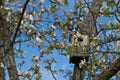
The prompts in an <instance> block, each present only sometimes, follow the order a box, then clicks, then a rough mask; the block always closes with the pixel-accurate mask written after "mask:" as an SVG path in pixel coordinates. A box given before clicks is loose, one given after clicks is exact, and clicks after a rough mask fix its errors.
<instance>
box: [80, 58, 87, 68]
mask: <svg viewBox="0 0 120 80" xmlns="http://www.w3.org/2000/svg"><path fill="white" fill-rule="evenodd" d="M85 64H86V60H85V59H84V60H81V62H80V63H79V68H80V69H81V68H83V66H84V65H85Z"/></svg>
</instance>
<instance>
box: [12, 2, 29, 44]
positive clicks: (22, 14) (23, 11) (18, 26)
mask: <svg viewBox="0 0 120 80" xmlns="http://www.w3.org/2000/svg"><path fill="white" fill-rule="evenodd" d="M29 1H30V0H27V1H26V3H25V4H24V7H23V10H22V13H21V17H20V20H19V22H18V25H17V28H16V31H15V34H14V37H13V40H12V43H11V45H12V46H13V44H14V42H15V39H16V37H17V34H18V31H19V29H20V25H21V22H22V19H23V16H24V13H25V10H26V7H27V5H28V3H29Z"/></svg>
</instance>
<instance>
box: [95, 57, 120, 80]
mask: <svg viewBox="0 0 120 80" xmlns="http://www.w3.org/2000/svg"><path fill="white" fill-rule="evenodd" d="M119 63H120V57H119V58H118V59H117V60H116V61H115V62H113V63H112V64H111V65H110V66H109V67H108V68H106V69H105V70H104V71H103V72H101V73H100V74H99V75H96V76H95V78H94V79H95V80H108V79H109V78H111V76H114V75H115V74H116V73H117V72H118V70H120V64H119Z"/></svg>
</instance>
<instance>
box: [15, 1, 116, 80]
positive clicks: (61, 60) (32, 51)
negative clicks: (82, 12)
mask: <svg viewBox="0 0 120 80" xmlns="http://www.w3.org/2000/svg"><path fill="white" fill-rule="evenodd" d="M36 1H39V0H36ZM73 5H74V1H71V0H69V6H68V7H65V6H64V7H63V9H64V10H69V9H73ZM43 6H49V3H48V0H45V2H44V4H43ZM15 7H16V8H15V10H17V8H18V6H17V4H16V5H15ZM57 14H62V12H61V11H59V12H57ZM44 16H45V15H44ZM98 20H100V21H101V22H102V23H108V21H109V20H110V18H107V17H106V18H105V17H103V18H99V19H98ZM112 21H113V22H116V21H115V20H114V18H113V20H112ZM44 25H46V24H44ZM45 27H47V26H45ZM58 35H59V32H58V31H57V36H58ZM27 44H28V42H27V43H23V44H22V49H23V50H26V56H25V64H24V65H23V66H22V67H21V71H24V70H28V69H29V68H30V67H31V65H32V64H33V63H31V59H32V57H33V56H34V55H38V56H39V55H40V50H39V48H37V47H32V46H30V47H28V46H27ZM51 58H55V59H56V60H57V63H54V64H52V69H56V70H59V69H63V70H72V71H73V67H74V65H73V64H69V56H68V57H64V56H62V55H60V54H59V51H57V50H53V53H52V54H50V55H49V56H48V55H44V57H42V60H41V61H40V62H39V66H40V70H41V71H42V72H43V75H42V80H54V79H53V77H52V75H51V73H50V71H48V70H46V69H45V68H44V67H45V66H46V64H45V63H43V61H44V59H51ZM20 60H21V59H16V61H17V62H19V61H20ZM64 75H65V74H62V73H60V74H59V73H58V74H56V75H55V77H56V78H57V80H68V79H66V78H63V76H64Z"/></svg>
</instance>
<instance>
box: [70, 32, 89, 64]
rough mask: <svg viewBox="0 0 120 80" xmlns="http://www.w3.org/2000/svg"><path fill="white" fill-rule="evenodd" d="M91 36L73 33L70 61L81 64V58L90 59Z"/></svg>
mask: <svg viewBox="0 0 120 80" xmlns="http://www.w3.org/2000/svg"><path fill="white" fill-rule="evenodd" d="M88 44H89V37H88V35H82V34H80V33H79V32H76V34H74V35H72V37H71V45H72V49H70V50H71V53H70V63H73V64H79V63H80V62H81V60H83V59H85V60H86V61H88V57H89V53H88V51H89V47H88Z"/></svg>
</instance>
